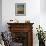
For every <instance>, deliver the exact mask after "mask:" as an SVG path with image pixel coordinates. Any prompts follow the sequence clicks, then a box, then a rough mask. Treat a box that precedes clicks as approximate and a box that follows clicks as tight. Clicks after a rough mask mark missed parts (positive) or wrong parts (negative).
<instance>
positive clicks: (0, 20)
mask: <svg viewBox="0 0 46 46" xmlns="http://www.w3.org/2000/svg"><path fill="white" fill-rule="evenodd" d="M1 29H2V0H0V31H2V30H1Z"/></svg>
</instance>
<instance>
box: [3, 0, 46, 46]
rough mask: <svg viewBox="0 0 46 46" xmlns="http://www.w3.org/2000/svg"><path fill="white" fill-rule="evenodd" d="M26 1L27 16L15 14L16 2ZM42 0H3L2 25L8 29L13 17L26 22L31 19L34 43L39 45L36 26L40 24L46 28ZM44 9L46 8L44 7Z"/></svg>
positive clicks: (45, 16) (35, 45) (4, 29)
mask: <svg viewBox="0 0 46 46" xmlns="http://www.w3.org/2000/svg"><path fill="white" fill-rule="evenodd" d="M23 2H25V3H26V16H15V3H23ZM43 7H44V5H43V6H42V0H41V1H40V0H2V26H3V29H2V30H3V31H7V30H8V26H7V22H8V21H9V20H11V19H17V20H19V22H25V20H27V19H29V20H30V22H31V23H34V25H33V45H34V46H38V39H37V37H36V27H38V25H39V24H41V26H42V27H43V29H46V28H45V27H46V22H45V20H46V15H44V13H43V12H42V9H41V8H43ZM43 10H44V9H43Z"/></svg>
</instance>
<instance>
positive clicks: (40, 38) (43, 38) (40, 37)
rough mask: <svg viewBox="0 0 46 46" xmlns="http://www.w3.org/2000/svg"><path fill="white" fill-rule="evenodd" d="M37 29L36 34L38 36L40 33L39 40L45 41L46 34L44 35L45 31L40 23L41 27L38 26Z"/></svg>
mask: <svg viewBox="0 0 46 46" xmlns="http://www.w3.org/2000/svg"><path fill="white" fill-rule="evenodd" d="M36 29H37V34H36V36H37V35H38V40H43V41H45V35H44V32H43V29H42V27H40V25H39V28H36Z"/></svg>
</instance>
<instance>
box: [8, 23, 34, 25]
mask: <svg viewBox="0 0 46 46" xmlns="http://www.w3.org/2000/svg"><path fill="white" fill-rule="evenodd" d="M7 24H8V25H14V24H19V25H20V24H22V25H23V24H31V25H33V24H34V23H7Z"/></svg>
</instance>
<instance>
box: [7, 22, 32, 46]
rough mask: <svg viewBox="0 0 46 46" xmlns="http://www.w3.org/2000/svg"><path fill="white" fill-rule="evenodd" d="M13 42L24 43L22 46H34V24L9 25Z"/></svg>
mask: <svg viewBox="0 0 46 46" xmlns="http://www.w3.org/2000/svg"><path fill="white" fill-rule="evenodd" d="M7 24H8V25H9V27H8V28H9V31H11V33H12V37H13V39H14V40H13V41H15V42H18V43H23V45H22V46H33V30H32V29H33V27H32V25H33V23H7Z"/></svg>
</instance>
